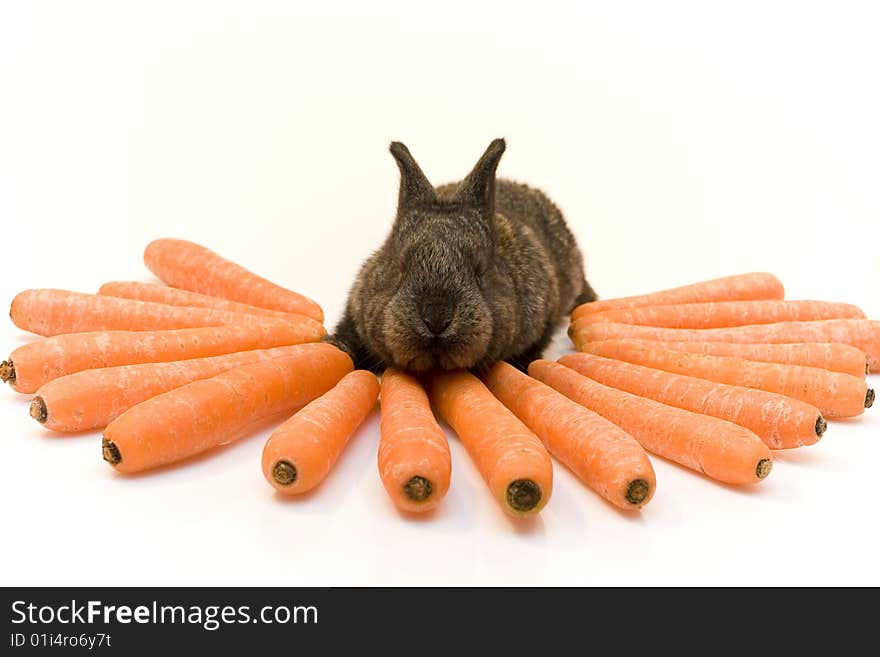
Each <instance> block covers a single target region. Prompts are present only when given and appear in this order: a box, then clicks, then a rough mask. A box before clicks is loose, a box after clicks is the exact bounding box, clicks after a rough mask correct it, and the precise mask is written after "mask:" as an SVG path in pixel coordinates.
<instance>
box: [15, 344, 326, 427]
mask: <svg viewBox="0 0 880 657" xmlns="http://www.w3.org/2000/svg"><path fill="white" fill-rule="evenodd" d="M334 348H335V347H331V346H330V345H329V344H322V343H310V344H301V345H294V346H289V347H275V348H273V349H253V350H251V351H239V352H235V353H232V354H225V355H222V356H210V357H208V358H191V359H189V360H175V361H170V362H164V363H140V364H137V365H119V366H117V367H102V368H98V369H93V370H83V371H82V372H76V373H74V374H68V375H67V376H62V377H61V378H58V379H53V380H52V381H49V382H48V383H46V384H45V385H43V386H41V387H40V389H39V390H37V394H36V396H35V397H34V398H33V399H32V400H31V406H30V413H31V417H32V418H34V419H35V420H36V421H37V422H39V423H41V424H42V425H43V426H44V427H46V428H47V429H52V430H53V431H85V430H87V429H103V428H104V427H106V426H107V425H108V424H109V423H110V422H112V421H113V420H114V419H115V418H116V417H118V416H119V415H121V414H122V413H123V412H125V411H127V410H128V409H129V408H131V407H132V406H135V405H137V404H140V403H141V402H142V401H146V400H147V399H150V398H152V397H155V396H156V395H159V394H162V393H163V392H167V391H169V390H173V389H174V388H179V387H180V386H183V385H186V384H187V383H192V382H193V381H197V380H199V379H207V378H210V377H212V376H215V375H217V374H220V373H221V372H225V371H227V370H231V369H234V368H236V367H241V366H242V365H249V364H250V363H256V362H258V361H261V360H268V359H270V358H278V357H281V356H292V355H295V354H298V353H300V352H311V353H316V354H319V353H321V352H322V351H326V350H327V349H334Z"/></svg>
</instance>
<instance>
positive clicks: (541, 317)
mask: <svg viewBox="0 0 880 657" xmlns="http://www.w3.org/2000/svg"><path fill="white" fill-rule="evenodd" d="M504 149H505V142H504V140H503V139H496V140H495V141H493V142H492V143H491V144H490V145H489V148H488V149H486V152H485V153H484V154H483V156H482V157H481V158H480V161H479V162H477V164H476V166H475V167H474V168H473V170H472V171H471V172H470V173H469V174H468V175H467V177H466V178H465V179H464V180H462V181H461V182H458V183H451V184H448V185H444V186H442V187H439V188H437V189H435V188H434V187H432V186H431V183H429V182H428V180H427V178H425V175H424V174H423V173H422V171H421V169H420V168H419V165H418V164H416V162H415V160H414V159H413V157H412V155H410V152H409V150H407V148H406V146H404V145H403V144H401V143H400V142H393V143H392V144H391V154H392V155H393V156H394V158H395V160H396V161H397V166H398V167H399V168H400V194H399V197H398V203H397V218H396V219H395V221H394V225H393V227H392V229H391V232H390V234H389V235H388V237H387V238H386V239H385V242H384V243H383V244H382V246H381V247H380V248H379V250H378V251H376V252H375V253H374V254H373V255H372V256H370V257H369V258H368V259H367V261H366V262H365V263H364V264H363V266H362V267H361V270H360V273H359V274H358V276H357V279H356V280H355V283H354V285H353V286H352V288H351V291H350V293H349V297H348V303H347V305H346V309H345V314H344V315H343V317H342V319H341V320H340V322H339V324H338V325H337V326H336V330H335V333H334V334H333V335H332V336H329V337H328V338H327V339H328V341H330V342H332V343H333V344H336V345H337V346H339V347H340V348H342V349H344V350H345V351H347V352H348V353H349V354H350V355H351V356H352V358H353V359H354V361H355V363H356V365H357V367H362V368H367V369H371V370H373V371H380V370H382V369H384V368H385V367H387V366H392V365H393V366H394V367H397V368H400V369H406V370H411V371H416V372H421V371H427V370H430V369H435V368H441V369H456V368H476V369H479V368H482V367H485V366H488V365H490V364H492V363H494V362H495V361H498V360H507V361H509V362H510V363H512V364H514V365H516V366H517V367H520V368H524V367H526V366H527V365H528V363H529V362H531V361H532V360H534V359H536V358H539V357H540V356H541V352H542V351H543V350H544V348H545V347H546V346H547V344H548V342H549V341H550V339H551V337H552V335H553V333H554V331H555V330H556V328H557V326H558V325H559V323H560V320H561V319H562V318H563V316H564V315H565V314H567V313H568V312H570V311H571V309H572V308H573V307H574V306H575V305H577V304H579V303H584V302H587V301H593V300H595V299H596V294H595V292H593V289H592V288H591V287H590V285H589V283H587V281H586V279H585V278H584V269H583V259H582V257H581V253H580V251H579V250H578V247H577V243H576V242H575V239H574V236H573V235H572V234H571V232H570V231H569V229H568V227H567V226H566V224H565V220H564V219H563V217H562V213H561V212H560V211H559V209H558V208H557V207H556V206H555V205H554V204H553V202H552V201H550V199H549V198H547V196H545V195H544V194H543V193H542V192H540V191H539V190H537V189H534V188H532V187H528V186H527V185H523V184H520V183H516V182H512V181H509V180H504V179H498V180H496V178H495V170H496V168H497V167H498V161H499V160H500V159H501V155H502V154H503V153H504Z"/></svg>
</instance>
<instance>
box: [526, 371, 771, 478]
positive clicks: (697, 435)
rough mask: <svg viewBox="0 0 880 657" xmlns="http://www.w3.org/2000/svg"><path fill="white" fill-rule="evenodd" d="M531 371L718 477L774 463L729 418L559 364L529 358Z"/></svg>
mask: <svg viewBox="0 0 880 657" xmlns="http://www.w3.org/2000/svg"><path fill="white" fill-rule="evenodd" d="M529 374H530V375H531V376H533V377H535V378H536V379H538V380H539V381H543V382H544V383H546V384H547V385H549V386H551V387H553V388H556V390H558V391H559V392H561V393H562V394H563V395H565V396H566V397H568V398H569V399H573V400H574V401H576V402H577V403H579V404H581V405H582V406H586V407H587V408H589V409H590V410H592V411H595V412H596V413H598V414H599V415H601V416H603V417H604V418H605V419H607V420H609V421H611V422H613V423H614V424H616V425H617V426H619V427H620V428H621V429H623V430H624V431H626V432H627V433H628V434H630V435H631V436H632V437H633V438H635V439H636V440H638V441H639V442H640V443H641V444H642V447H644V448H645V449H647V450H648V451H649V452H653V453H654V454H658V455H660V456H662V457H664V458H667V459H669V460H671V461H675V462H676V463H680V464H681V465H684V466H686V467H688V468H692V469H694V470H697V471H698V472H703V473H705V474H707V475H708V476H710V477H712V478H713V479H717V480H718V481H722V482H725V483H728V484H747V483H755V482H758V481H761V480H762V479H764V478H765V477H766V476H767V475H768V474H770V470H771V468H772V467H773V456H772V454H771V453H770V449H769V448H768V447H767V445H765V444H764V443H763V442H761V439H760V438H758V436H756V435H755V434H754V433H752V432H751V431H749V430H748V429H746V428H745V427H741V426H739V425H736V424H733V423H732V422H728V421H727V420H721V419H719V418H716V417H711V416H709V415H701V414H699V413H692V412H691V411H686V410H684V409H681V408H676V407H674V406H667V405H666V404H661V403H660V402H656V401H654V400H652V399H645V398H644V397H639V396H638V395H633V394H630V393H628V392H623V391H622V390H617V389H615V388H609V387H608V386H604V385H602V384H601V383H597V382H596V381H593V380H592V379H588V378H587V377H585V376H583V375H581V374H578V373H577V372H575V371H574V370H572V369H569V368H567V367H565V366H564V365H560V364H559V363H553V362H550V361H546V360H536V361H533V362H532V363H531V364H530V365H529Z"/></svg>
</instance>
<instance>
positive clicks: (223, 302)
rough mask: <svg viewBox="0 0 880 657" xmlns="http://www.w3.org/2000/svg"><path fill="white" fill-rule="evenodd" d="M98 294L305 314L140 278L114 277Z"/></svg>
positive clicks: (172, 303) (265, 312)
mask: <svg viewBox="0 0 880 657" xmlns="http://www.w3.org/2000/svg"><path fill="white" fill-rule="evenodd" d="M98 294H103V295H104V296H107V297H119V298H121V299H134V300H135V301H153V302H154V303H166V304H168V305H170V306H189V307H191V308H213V309H215V310H226V311H229V312H235V313H245V314H247V315H263V316H265V317H276V318H278V319H285V320H289V319H291V317H301V316H302V315H292V314H291V313H285V312H281V311H280V310H269V309H268V308H259V307H258V306H251V305H248V304H246V303H238V302H237V301H228V300H227V299H220V298H218V297H211V296H208V295H207V294H199V293H198V292H190V291H189V290H181V289H179V288H176V287H170V286H168V285H161V284H159V283H140V282H138V281H112V282H110V283H104V284H103V285H102V286H101V289H99V290H98Z"/></svg>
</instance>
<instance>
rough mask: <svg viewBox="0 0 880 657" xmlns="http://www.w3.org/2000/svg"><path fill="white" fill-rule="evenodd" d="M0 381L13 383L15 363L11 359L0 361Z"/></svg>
mask: <svg viewBox="0 0 880 657" xmlns="http://www.w3.org/2000/svg"><path fill="white" fill-rule="evenodd" d="M0 381H3V383H15V365H13V364H12V361H11V360H4V361H3V362H2V363H0Z"/></svg>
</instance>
